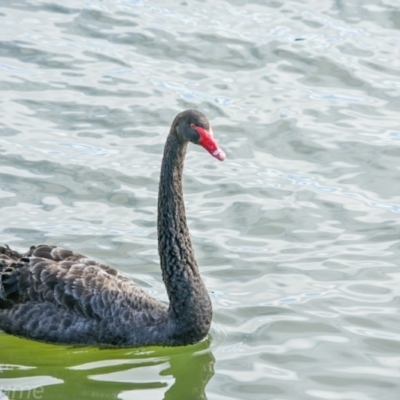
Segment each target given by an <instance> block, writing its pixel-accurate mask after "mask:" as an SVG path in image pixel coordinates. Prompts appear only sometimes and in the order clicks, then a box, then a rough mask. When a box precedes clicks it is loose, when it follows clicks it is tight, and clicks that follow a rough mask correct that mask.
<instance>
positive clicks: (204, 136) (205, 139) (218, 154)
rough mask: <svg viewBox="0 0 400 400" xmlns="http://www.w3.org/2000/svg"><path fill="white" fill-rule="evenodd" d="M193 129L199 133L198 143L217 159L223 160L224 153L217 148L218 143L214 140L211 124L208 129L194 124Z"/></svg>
mask: <svg viewBox="0 0 400 400" xmlns="http://www.w3.org/2000/svg"><path fill="white" fill-rule="evenodd" d="M194 129H196V131H197V132H198V133H199V135H200V141H199V145H200V146H203V147H204V148H205V149H206V150H207V151H208V152H209V153H210V154H211V155H212V156H214V157H215V158H218V160H220V161H224V160H225V158H226V154H225V152H224V151H223V150H221V149H220V148H219V146H218V143H217V142H216V141H215V139H214V133H213V131H212V129H211V126H210V129H209V130H208V131H207V130H206V129H204V128H202V127H201V126H194Z"/></svg>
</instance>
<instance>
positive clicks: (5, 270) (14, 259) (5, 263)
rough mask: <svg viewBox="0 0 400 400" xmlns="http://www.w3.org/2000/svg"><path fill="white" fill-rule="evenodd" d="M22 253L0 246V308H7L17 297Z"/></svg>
mask: <svg viewBox="0 0 400 400" xmlns="http://www.w3.org/2000/svg"><path fill="white" fill-rule="evenodd" d="M23 260H24V259H23V255H22V254H20V253H18V252H17V251H15V250H12V249H11V248H10V247H9V246H7V245H5V246H0V309H4V308H8V307H10V306H11V304H12V303H13V302H14V301H15V300H17V298H18V297H19V294H18V292H19V275H20V274H19V271H20V269H21V267H22V266H23V265H24V261H23Z"/></svg>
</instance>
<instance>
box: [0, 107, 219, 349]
mask: <svg viewBox="0 0 400 400" xmlns="http://www.w3.org/2000/svg"><path fill="white" fill-rule="evenodd" d="M188 142H192V143H195V144H199V145H201V146H203V147H204V148H205V149H206V150H207V151H208V152H209V153H210V154H211V155H213V156H214V157H216V158H217V159H219V160H221V161H222V160H224V159H225V153H224V152H223V151H222V150H221V149H220V148H219V147H218V144H217V143H216V141H215V140H214V137H213V131H212V129H211V126H210V123H209V121H208V119H207V117H206V116H205V115H204V114H203V113H201V112H199V111H195V110H186V111H183V112H181V113H180V114H178V115H177V116H176V118H175V119H174V121H173V123H172V125H171V129H170V132H169V135H168V137H167V141H166V144H165V148H164V156H163V161H162V166H161V175H160V186H159V197H158V252H159V255H160V264H161V270H162V277H163V280H164V283H165V286H166V289H167V293H168V298H169V305H166V304H164V303H162V302H160V301H158V300H156V299H154V298H153V297H151V296H150V295H149V294H148V293H147V292H146V291H145V290H143V289H141V288H140V287H139V286H138V285H136V284H135V283H134V282H132V280H131V279H129V278H128V277H126V276H124V275H123V274H121V273H120V272H118V271H117V270H115V269H113V268H111V267H108V266H106V265H102V264H100V263H98V262H97V261H93V260H91V259H90V258H87V257H85V256H84V255H81V254H78V253H74V252H73V251H71V250H66V249H63V248H60V247H56V246H48V245H41V246H38V247H34V246H32V247H31V248H30V250H29V251H28V252H27V253H25V254H19V253H18V252H16V251H14V250H11V249H10V248H9V247H8V246H4V247H0V329H1V330H3V331H4V332H7V333H10V334H14V335H18V336H23V337H27V338H30V339H35V340H40V341H45V342H52V343H64V344H84V345H116V346H142V345H163V346H180V345H188V344H192V343H195V342H197V341H200V340H202V339H203V338H204V337H205V336H206V335H207V333H208V331H209V328H210V324H211V317H212V308H211V301H210V298H209V296H208V293H207V290H206V288H205V286H204V283H203V281H202V279H201V277H200V274H199V269H198V266H197V263H196V259H195V256H194V251H193V247H192V243H191V240H190V236H189V229H188V227H187V224H186V215H185V206H184V200H183V194H182V170H183V162H184V157H185V153H186V147H187V144H188Z"/></svg>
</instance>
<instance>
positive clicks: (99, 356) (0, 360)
mask: <svg viewBox="0 0 400 400" xmlns="http://www.w3.org/2000/svg"><path fill="white" fill-rule="evenodd" d="M0 337H1V340H2V342H3V339H6V340H5V341H4V342H3V344H4V350H2V352H1V355H0V371H2V374H1V375H0V391H2V392H3V393H5V395H6V396H8V398H9V399H14V398H15V399H28V398H30V399H32V398H34V397H33V395H34V394H35V393H36V397H37V398H40V399H41V400H45V399H66V400H67V399H68V400H69V399H91V398H93V399H94V398H95V399H117V398H118V399H146V398H151V399H153V398H157V399H165V400H179V399H182V400H184V399H185V400H186V399H196V400H197V399H207V396H206V386H207V384H208V382H209V381H210V379H211V378H212V376H213V375H214V362H215V359H214V356H213V354H212V351H211V348H210V342H211V340H210V339H206V340H205V341H202V342H200V343H197V344H195V345H193V346H186V347H174V348H171V347H148V348H137V349H115V348H112V349H110V348H88V347H65V346H54V345H48V344H42V343H36V342H31V341H27V340H23V339H22V340H21V339H19V338H16V337H13V336H8V335H4V334H0ZM0 396H1V395H0ZM38 396H40V397H38ZM0 399H1V397H0ZM5 399H6V397H5Z"/></svg>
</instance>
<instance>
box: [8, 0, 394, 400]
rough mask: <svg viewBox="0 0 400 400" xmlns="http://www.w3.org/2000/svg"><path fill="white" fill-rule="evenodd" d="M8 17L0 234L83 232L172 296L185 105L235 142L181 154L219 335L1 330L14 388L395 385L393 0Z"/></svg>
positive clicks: (312, 392) (217, 395) (105, 390)
mask: <svg viewBox="0 0 400 400" xmlns="http://www.w3.org/2000/svg"><path fill="white" fill-rule="evenodd" d="M245 3H246V4H245ZM0 24H1V25H0V32H1V35H0V40H1V42H0V70H1V74H0V90H1V97H0V152H1V156H0V206H1V221H2V223H1V228H0V232H1V242H2V243H9V244H11V245H12V246H13V247H15V248H17V249H19V250H25V249H27V248H28V247H29V246H30V245H32V244H39V243H48V244H57V245H60V246H64V247H71V248H73V249H74V250H76V251H78V252H82V253H84V254H87V255H89V256H91V257H93V258H96V259H98V260H100V261H103V262H105V263H109V264H112V265H113V266H115V267H117V268H119V269H121V270H123V271H125V272H126V273H128V274H130V275H132V277H134V279H135V280H136V281H138V282H139V283H140V284H141V285H143V286H144V287H146V288H147V289H148V290H149V291H150V292H151V293H153V294H154V295H155V296H156V297H158V298H160V299H162V300H166V294H165V290H164V287H163V283H162V280H161V275H160V271H159V266H158V256H157V247H156V226H155V220H156V200H157V185H158V176H159V167H160V162H161V153H162V149H163V144H164V140H165V137H166V134H167V132H168V129H169V126H170V123H171V121H172V119H173V118H174V116H175V115H176V114H177V113H178V112H179V111H181V110H183V109H186V108H198V109H200V110H202V111H204V112H205V113H206V114H207V115H208V116H209V118H210V120H211V121H212V124H213V127H214V132H215V135H216V137H217V138H218V141H219V143H220V145H221V147H222V148H224V149H225V150H226V152H227V154H228V159H227V160H226V161H225V162H224V163H219V162H218V161H216V160H214V159H212V158H211V157H209V156H208V155H207V154H206V153H205V152H204V151H203V150H202V149H198V148H194V147H193V146H192V147H191V149H190V152H189V153H188V156H187V161H186V169H185V199H186V201H187V213H188V220H189V224H190V229H191V234H192V237H193V241H194V244H195V248H196V255H197V258H198V261H199V264H200V265H201V269H202V275H203V277H204V280H205V282H206V285H207V287H208V288H209V291H210V293H211V296H212V300H213V305H214V324H213V327H212V330H211V334H210V336H209V338H208V340H206V341H205V342H202V343H200V344H197V345H195V346H189V347H183V348H156V347H154V348H139V349H122V350H115V349H96V348H74V347H66V346H54V345H47V344H42V343H36V342H32V341H28V340H24V339H19V338H15V337H12V336H8V335H5V334H0V348H1V350H0V371H1V374H0V390H2V392H1V394H0V398H4V399H5V398H9V399H16V398H18V399H33V398H35V399H53V400H54V399H70V398H76V399H77V398H79V399H89V398H96V399H98V398H107V399H111V398H120V399H174V400H175V399H202V398H208V399H213V400H214V399H215V400H227V399H245V400H247V399H269V400H271V399H273V400H305V399H307V400H311V399H329V400H330V399H333V400H375V399H385V400H387V399H389V400H390V399H398V398H399V377H400V316H399V298H400V289H399V287H400V266H399V247H400V246H399V237H400V234H399V231H400V228H399V227H400V220H399V216H400V214H399V213H400V194H399V193H400V190H399V188H400V182H399V181H400V179H399V176H400V171H399V170H400V167H399V161H398V160H399V157H400V130H399V111H400V91H399V88H400V51H399V49H400V46H399V45H400V33H399V29H400V3H399V2H398V1H396V0H383V1H347V2H343V1H339V0H336V1H326V2H319V1H311V0H308V1H307V0H305V1H302V2H298V1H295V0H290V1H285V2H283V1H269V2H267V1H256V0H254V1H251V2H242V1H238V0H230V1H226V2H225V1H221V0H216V1H211V0H204V1H189V0H188V1H182V2H175V3H174V2H172V1H170V2H166V1H161V0H160V1H156V0H148V1H140V0H136V1H135V0H92V1H81V0H71V1H69V2H61V1H53V2H48V1H44V0H35V1H33V0H32V1H28V0H13V1H10V2H2V3H1V4H0Z"/></svg>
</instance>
